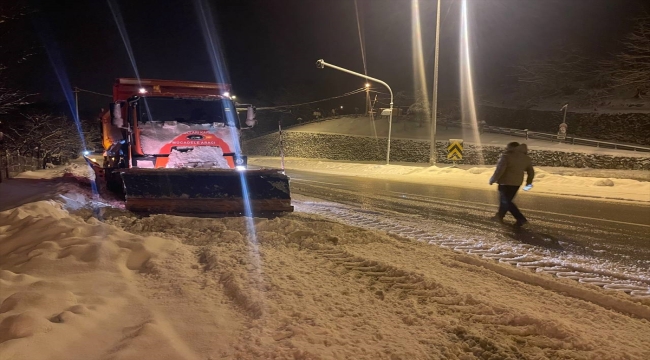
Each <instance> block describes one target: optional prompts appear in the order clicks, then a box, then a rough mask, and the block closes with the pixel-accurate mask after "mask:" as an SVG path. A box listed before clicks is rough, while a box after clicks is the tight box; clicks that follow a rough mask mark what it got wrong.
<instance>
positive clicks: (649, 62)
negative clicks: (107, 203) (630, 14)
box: [607, 15, 650, 97]
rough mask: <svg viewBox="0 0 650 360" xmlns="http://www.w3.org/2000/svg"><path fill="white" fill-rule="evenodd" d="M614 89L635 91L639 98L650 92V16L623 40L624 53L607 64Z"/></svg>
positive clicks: (644, 18) (639, 22)
mask: <svg viewBox="0 0 650 360" xmlns="http://www.w3.org/2000/svg"><path fill="white" fill-rule="evenodd" d="M607 65H608V68H609V69H610V72H611V75H612V80H613V87H615V88H629V89H632V90H635V92H636V96H637V97H642V96H643V95H647V94H648V92H649V91H650V16H649V15H646V16H645V17H643V18H641V19H639V20H638V21H637V23H636V26H635V27H634V30H633V31H632V32H631V33H629V34H628V35H627V36H626V37H625V39H624V40H623V51H622V52H620V53H619V54H617V55H616V57H615V58H614V60H612V61H609V62H607Z"/></svg>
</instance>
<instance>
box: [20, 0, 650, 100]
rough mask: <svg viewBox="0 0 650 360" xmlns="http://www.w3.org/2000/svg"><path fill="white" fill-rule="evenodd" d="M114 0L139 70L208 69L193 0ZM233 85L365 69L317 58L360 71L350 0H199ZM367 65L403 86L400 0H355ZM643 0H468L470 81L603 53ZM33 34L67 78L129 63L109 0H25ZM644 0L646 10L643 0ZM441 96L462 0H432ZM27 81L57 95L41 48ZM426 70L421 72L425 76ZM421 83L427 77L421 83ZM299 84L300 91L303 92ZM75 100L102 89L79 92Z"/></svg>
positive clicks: (327, 90)
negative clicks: (561, 56) (520, 66)
mask: <svg viewBox="0 0 650 360" xmlns="http://www.w3.org/2000/svg"><path fill="white" fill-rule="evenodd" d="M111 1H114V3H116V4H118V6H119V11H120V13H121V16H122V17H123V19H124V24H125V28H126V31H127V33H128V36H129V38H130V42H131V46H132V48H133V51H134V58H135V61H136V63H137V66H138V69H139V72H140V75H141V77H143V78H161V79H180V80H196V81H215V75H214V72H213V70H212V66H211V62H210V58H209V57H208V51H207V50H206V46H205V42H204V39H203V35H202V31H201V26H200V25H199V22H198V17H197V12H196V10H195V7H194V0H130V1H124V0H111ZM208 2H209V3H210V5H211V7H212V11H213V14H214V18H215V20H216V21H215V22H216V24H215V26H216V29H217V33H218V34H219V37H220V40H221V45H222V54H223V56H224V58H225V60H226V62H227V66H228V71H229V76H230V79H231V83H232V84H233V88H234V92H235V93H236V94H237V95H238V96H239V98H240V99H242V100H244V101H246V100H254V99H257V98H262V97H264V95H265V94H266V97H268V94H273V92H274V91H278V89H287V90H289V91H296V92H299V94H297V95H296V99H300V100H302V99H303V98H306V97H309V98H310V99H311V98H312V97H315V98H316V99H318V98H323V97H329V96H335V95H339V94H341V93H344V92H347V91H350V90H353V89H356V88H359V87H362V86H363V83H364V81H363V80H362V79H360V78H356V77H353V76H351V75H347V74H344V73H340V72H337V71H335V70H332V69H323V70H319V69H317V68H316V67H315V62H316V60H318V59H320V58H323V59H325V60H326V61H328V62H330V63H333V64H336V65H339V66H343V67H346V68H350V69H352V70H356V71H360V72H363V62H362V56H361V50H360V44H359V35H358V32H357V20H356V12H355V3H354V0H320V1H317V0H257V1H254V0H208ZM357 3H358V8H359V17H360V21H361V27H362V31H363V35H364V38H365V47H366V57H367V66H368V74H369V75H370V76H375V77H377V78H380V79H383V80H385V81H386V82H387V83H389V84H390V85H391V86H392V87H393V90H394V91H399V90H406V91H413V65H412V63H413V61H412V55H411V54H412V46H411V6H410V0H358V2H357ZM644 4H645V1H642V0H470V1H469V11H470V24H471V29H470V31H471V35H470V36H471V42H472V50H471V51H472V61H473V65H474V73H475V76H476V84H477V85H478V91H479V92H490V91H499V90H498V89H500V86H501V85H502V84H503V83H504V82H505V81H506V80H507V75H508V74H509V73H510V72H511V67H512V66H513V65H516V64H517V63H518V62H519V61H522V60H524V59H527V58H535V57H543V56H546V55H548V54H549V53H552V52H553V51H554V50H556V49H558V48H559V47H564V48H569V49H572V48H581V49H583V50H584V51H585V52H586V53H587V54H589V55H590V56H594V57H605V56H607V54H609V53H612V52H614V51H616V49H617V48H618V47H619V46H620V44H619V43H618V40H619V39H620V38H621V37H622V36H623V35H624V34H625V33H626V32H627V31H629V30H630V29H631V27H632V26H633V20H634V18H635V17H639V16H641V15H642V14H643V11H644ZM33 6H34V8H35V9H36V10H37V11H36V12H35V13H34V14H33V15H32V17H31V19H30V21H31V22H32V24H33V28H34V29H35V34H36V37H35V38H36V39H37V41H38V42H39V43H40V44H39V45H41V46H43V49H45V48H47V49H49V50H50V51H51V52H52V51H53V52H55V53H58V54H60V60H61V63H60V64H58V65H56V67H57V68H58V69H60V70H62V73H63V74H65V75H66V76H67V77H68V78H69V82H70V84H71V85H76V86H79V87H81V88H84V89H89V90H93V91H97V92H101V93H109V94H110V93H111V86H112V83H113V80H114V79H115V78H117V77H134V76H135V72H134V70H133V67H132V65H131V62H130V60H129V57H128V55H127V52H126V50H125V46H124V43H123V41H122V38H121V37H120V33H119V31H118V28H117V26H116V23H115V21H114V19H113V15H112V13H111V11H110V8H109V5H108V2H107V1H101V0H87V1H78V0H60V1H55V0H42V1H36V0H35V1H34V2H33ZM420 6H421V22H422V32H423V42H424V53H425V63H426V66H427V71H428V75H430V74H431V68H432V64H433V42H434V38H435V36H434V34H435V1H433V0H421V4H420ZM645 10H650V9H649V8H648V6H645ZM441 14H442V18H443V24H442V31H441V55H440V56H441V57H440V61H441V62H440V74H441V75H440V96H441V98H442V99H445V98H453V97H454V96H457V92H458V86H457V83H458V52H459V51H458V38H459V34H458V27H459V22H460V21H459V14H460V0H442V12H441ZM29 66H30V67H31V68H30V71H29V74H28V75H27V79H26V80H25V83H26V86H29V87H30V88H32V89H33V90H34V91H37V92H39V93H41V94H42V95H41V98H42V99H44V100H47V101H52V102H62V101H63V99H64V97H63V95H62V91H61V87H60V85H59V82H58V80H57V77H56V76H55V75H54V71H53V66H52V64H51V61H50V58H49V57H48V56H47V52H46V51H45V50H42V54H41V55H40V56H37V57H35V58H34V59H32V61H31V63H30V65H29ZM430 79H431V77H430V76H428V83H429V84H430V83H431V80H430ZM428 87H429V88H430V85H428ZM301 96H302V97H301ZM81 100H82V101H81V103H82V107H84V108H85V109H88V108H93V109H95V108H99V107H101V106H106V102H107V100H108V99H105V98H101V97H97V96H93V95H82V98H81Z"/></svg>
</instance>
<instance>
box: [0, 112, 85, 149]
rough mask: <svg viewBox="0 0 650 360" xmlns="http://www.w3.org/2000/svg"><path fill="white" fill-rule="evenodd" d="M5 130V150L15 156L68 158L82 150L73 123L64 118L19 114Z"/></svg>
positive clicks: (48, 115)
mask: <svg viewBox="0 0 650 360" xmlns="http://www.w3.org/2000/svg"><path fill="white" fill-rule="evenodd" d="M5 131H6V132H5V139H4V146H5V148H6V149H7V151H9V152H12V153H15V154H18V155H26V156H40V157H42V158H58V157H68V158H70V157H76V156H77V155H78V154H79V153H80V152H81V150H82V148H83V145H82V143H81V139H80V137H79V134H78V131H77V128H76V125H75V124H74V120H72V119H70V118H68V117H66V116H56V115H50V114H47V115H41V114H23V115H22V120H21V121H13V122H12V123H11V125H10V126H6V127H5Z"/></svg>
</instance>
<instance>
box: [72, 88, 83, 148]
mask: <svg viewBox="0 0 650 360" xmlns="http://www.w3.org/2000/svg"><path fill="white" fill-rule="evenodd" d="M73 92H74V111H75V116H76V117H77V118H76V119H74V120H75V121H79V88H78V87H76V86H75V87H74V90H73ZM84 150H85V149H84Z"/></svg>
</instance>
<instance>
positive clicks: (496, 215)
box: [490, 213, 503, 224]
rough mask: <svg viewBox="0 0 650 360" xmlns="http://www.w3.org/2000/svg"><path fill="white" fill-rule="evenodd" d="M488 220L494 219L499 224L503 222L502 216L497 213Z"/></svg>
mask: <svg viewBox="0 0 650 360" xmlns="http://www.w3.org/2000/svg"><path fill="white" fill-rule="evenodd" d="M490 220H492V221H496V222H498V223H499V224H503V216H501V215H499V213H496V214H494V216H492V217H491V218H490Z"/></svg>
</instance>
